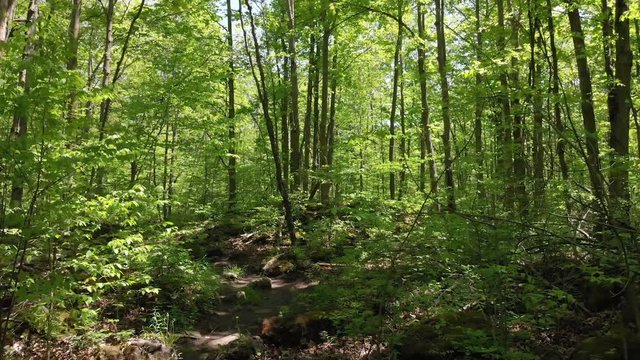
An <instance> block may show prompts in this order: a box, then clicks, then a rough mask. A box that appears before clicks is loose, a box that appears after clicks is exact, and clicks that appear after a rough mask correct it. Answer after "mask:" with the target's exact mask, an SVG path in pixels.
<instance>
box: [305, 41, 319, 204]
mask: <svg viewBox="0 0 640 360" xmlns="http://www.w3.org/2000/svg"><path fill="white" fill-rule="evenodd" d="M315 47H316V37H315V35H314V34H311V38H310V41H309V75H308V77H307V103H306V111H305V115H304V129H303V140H302V143H303V152H304V160H303V162H302V168H303V170H302V172H303V174H302V175H303V176H302V189H303V190H304V191H305V192H308V191H309V169H310V168H311V164H310V161H311V117H312V115H313V113H312V111H313V94H314V85H313V84H314V78H315V75H314V74H315V72H316V66H315V64H316V55H315Z"/></svg>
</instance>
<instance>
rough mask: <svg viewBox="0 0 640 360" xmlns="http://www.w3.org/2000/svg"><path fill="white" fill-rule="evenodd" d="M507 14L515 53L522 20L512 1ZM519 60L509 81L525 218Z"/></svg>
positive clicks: (521, 208)
mask: <svg viewBox="0 0 640 360" xmlns="http://www.w3.org/2000/svg"><path fill="white" fill-rule="evenodd" d="M506 10H507V13H509V14H510V21H509V22H510V25H511V47H512V51H513V52H519V51H520V32H519V29H520V18H519V14H520V13H519V10H518V9H514V7H513V5H512V0H507V9H506ZM518 62H519V61H518V58H517V57H516V56H515V55H514V56H512V57H511V73H510V74H509V78H510V79H509V80H510V82H511V84H510V85H511V91H512V96H511V111H512V113H513V176H514V181H515V183H514V185H515V187H514V190H515V196H516V202H517V204H518V214H519V215H520V216H525V215H527V213H528V207H529V200H528V196H527V189H526V177H527V172H526V171H527V161H526V157H525V144H524V128H525V124H524V116H523V109H522V101H521V99H520V97H521V96H520V92H521V89H520V72H519V70H518V68H519V64H518Z"/></svg>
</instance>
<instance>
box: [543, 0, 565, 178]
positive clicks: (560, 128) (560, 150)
mask: <svg viewBox="0 0 640 360" xmlns="http://www.w3.org/2000/svg"><path fill="white" fill-rule="evenodd" d="M552 10H553V6H552V5H551V0H547V16H548V18H549V19H548V27H549V47H550V48H551V74H552V75H551V76H552V80H551V82H552V85H551V96H552V99H553V118H554V122H553V123H554V124H555V127H556V131H557V132H558V133H559V134H560V137H559V138H558V143H557V145H556V153H557V154H558V162H559V163H560V173H561V175H562V180H564V181H565V183H566V182H567V181H568V180H569V166H568V165H567V160H566V158H565V152H566V150H565V148H566V144H565V140H564V131H565V125H564V121H562V112H561V109H560V73H559V70H558V50H557V48H556V30H555V22H554V21H553V12H552Z"/></svg>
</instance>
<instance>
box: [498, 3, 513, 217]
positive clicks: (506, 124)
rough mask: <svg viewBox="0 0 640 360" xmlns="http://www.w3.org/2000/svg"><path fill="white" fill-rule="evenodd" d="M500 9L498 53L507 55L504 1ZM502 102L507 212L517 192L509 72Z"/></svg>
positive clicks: (501, 140) (500, 162) (503, 76)
mask: <svg viewBox="0 0 640 360" xmlns="http://www.w3.org/2000/svg"><path fill="white" fill-rule="evenodd" d="M497 7H498V31H499V32H500V33H499V35H498V40H497V45H498V51H499V52H501V53H506V51H507V48H506V40H505V36H504V29H505V21H504V20H505V16H504V0H497ZM500 87H501V89H500V102H501V103H502V107H501V108H502V113H501V119H500V123H499V132H498V139H497V140H498V144H499V150H498V152H499V155H498V164H497V166H498V173H499V175H500V176H501V177H502V180H503V181H504V185H505V192H504V194H503V195H502V201H503V206H504V209H505V210H506V211H512V210H513V196H514V192H515V187H514V181H513V138H512V137H511V135H512V133H511V101H510V100H509V74H508V72H507V70H502V72H501V74H500Z"/></svg>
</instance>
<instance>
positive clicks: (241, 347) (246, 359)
mask: <svg viewBox="0 0 640 360" xmlns="http://www.w3.org/2000/svg"><path fill="white" fill-rule="evenodd" d="M261 346H262V343H261V342H259V341H258V340H256V339H254V338H249V337H246V336H243V337H240V338H239V339H237V340H235V341H233V342H231V343H230V344H228V345H225V346H223V347H222V348H221V349H220V353H219V354H218V356H217V357H216V359H220V360H250V359H252V358H253V356H254V355H256V354H258V353H259V352H261Z"/></svg>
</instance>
